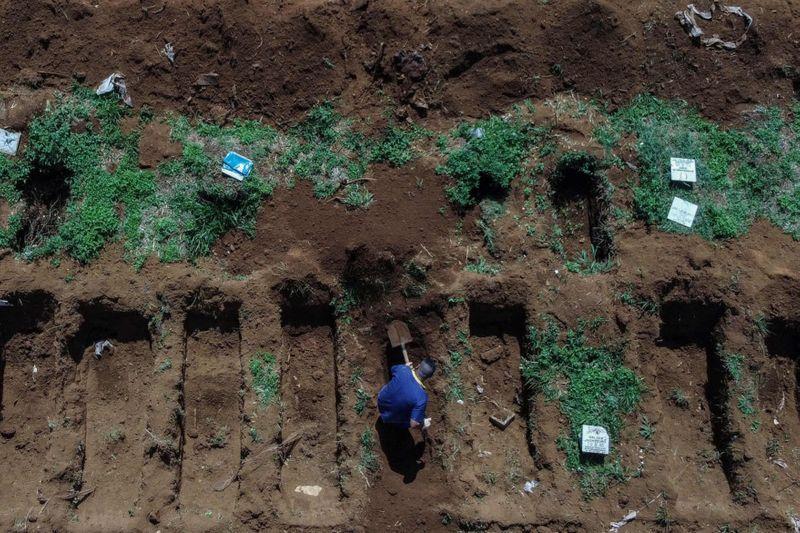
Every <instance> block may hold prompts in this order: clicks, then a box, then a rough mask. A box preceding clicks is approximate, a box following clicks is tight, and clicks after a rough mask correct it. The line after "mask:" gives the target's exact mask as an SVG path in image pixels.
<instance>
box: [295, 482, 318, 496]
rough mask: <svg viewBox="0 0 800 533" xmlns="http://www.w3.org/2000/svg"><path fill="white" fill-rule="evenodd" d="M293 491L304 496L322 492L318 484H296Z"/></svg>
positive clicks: (316, 494)
mask: <svg viewBox="0 0 800 533" xmlns="http://www.w3.org/2000/svg"><path fill="white" fill-rule="evenodd" d="M294 491H295V492H299V493H300V494H305V495H306V496H314V497H317V496H319V493H320V492H322V487H320V486H319V485H298V486H297V487H295V489H294Z"/></svg>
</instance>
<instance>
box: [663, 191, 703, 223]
mask: <svg viewBox="0 0 800 533" xmlns="http://www.w3.org/2000/svg"><path fill="white" fill-rule="evenodd" d="M696 214H697V205H696V204H693V203H691V202H687V201H686V200H681V199H680V198H678V197H675V198H673V199H672V206H671V207H670V208H669V214H668V215H667V219H669V220H671V221H673V222H677V223H678V224H681V225H683V226H686V227H687V228H691V227H692V224H694V217H695V215H696Z"/></svg>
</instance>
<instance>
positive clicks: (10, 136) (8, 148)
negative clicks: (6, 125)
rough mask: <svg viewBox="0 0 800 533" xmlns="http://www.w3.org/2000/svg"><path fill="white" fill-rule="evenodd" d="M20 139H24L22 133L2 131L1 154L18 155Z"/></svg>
mask: <svg viewBox="0 0 800 533" xmlns="http://www.w3.org/2000/svg"><path fill="white" fill-rule="evenodd" d="M20 137H22V134H21V133H14V132H13V131H8V130H2V129H0V153H2V154H6V155H17V149H18V148H19V139H20Z"/></svg>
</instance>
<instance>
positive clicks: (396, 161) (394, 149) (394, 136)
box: [372, 126, 433, 167]
mask: <svg viewBox="0 0 800 533" xmlns="http://www.w3.org/2000/svg"><path fill="white" fill-rule="evenodd" d="M432 135H433V133H432V132H430V131H428V130H426V129H424V128H420V127H419V126H412V127H411V128H409V129H401V128H398V127H396V126H390V127H389V128H387V129H386V132H385V133H384V137H383V139H381V140H380V141H379V142H378V143H377V144H376V145H375V146H374V148H373V149H372V159H373V161H379V162H386V163H389V164H390V165H392V166H395V167H401V166H403V165H405V164H406V163H408V162H409V161H411V160H413V159H415V158H416V157H417V156H418V155H419V154H418V153H417V152H416V151H415V150H414V149H413V143H414V141H416V140H418V139H422V138H424V137H431V136H432Z"/></svg>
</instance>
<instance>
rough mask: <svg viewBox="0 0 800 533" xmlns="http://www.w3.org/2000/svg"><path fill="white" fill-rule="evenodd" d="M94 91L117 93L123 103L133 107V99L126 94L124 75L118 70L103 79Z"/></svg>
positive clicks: (98, 92)
mask: <svg viewBox="0 0 800 533" xmlns="http://www.w3.org/2000/svg"><path fill="white" fill-rule="evenodd" d="M95 92H96V93H97V94H98V95H100V94H108V93H110V92H115V93H117V94H118V95H119V97H120V98H121V99H122V101H123V102H125V105H127V106H128V107H133V100H131V97H130V95H129V94H128V87H127V85H125V76H123V75H122V74H121V73H119V72H115V73H113V74H111V75H110V76H109V77H107V78H106V79H104V80H103V81H102V82H101V83H100V85H99V86H98V87H97V91H95Z"/></svg>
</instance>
